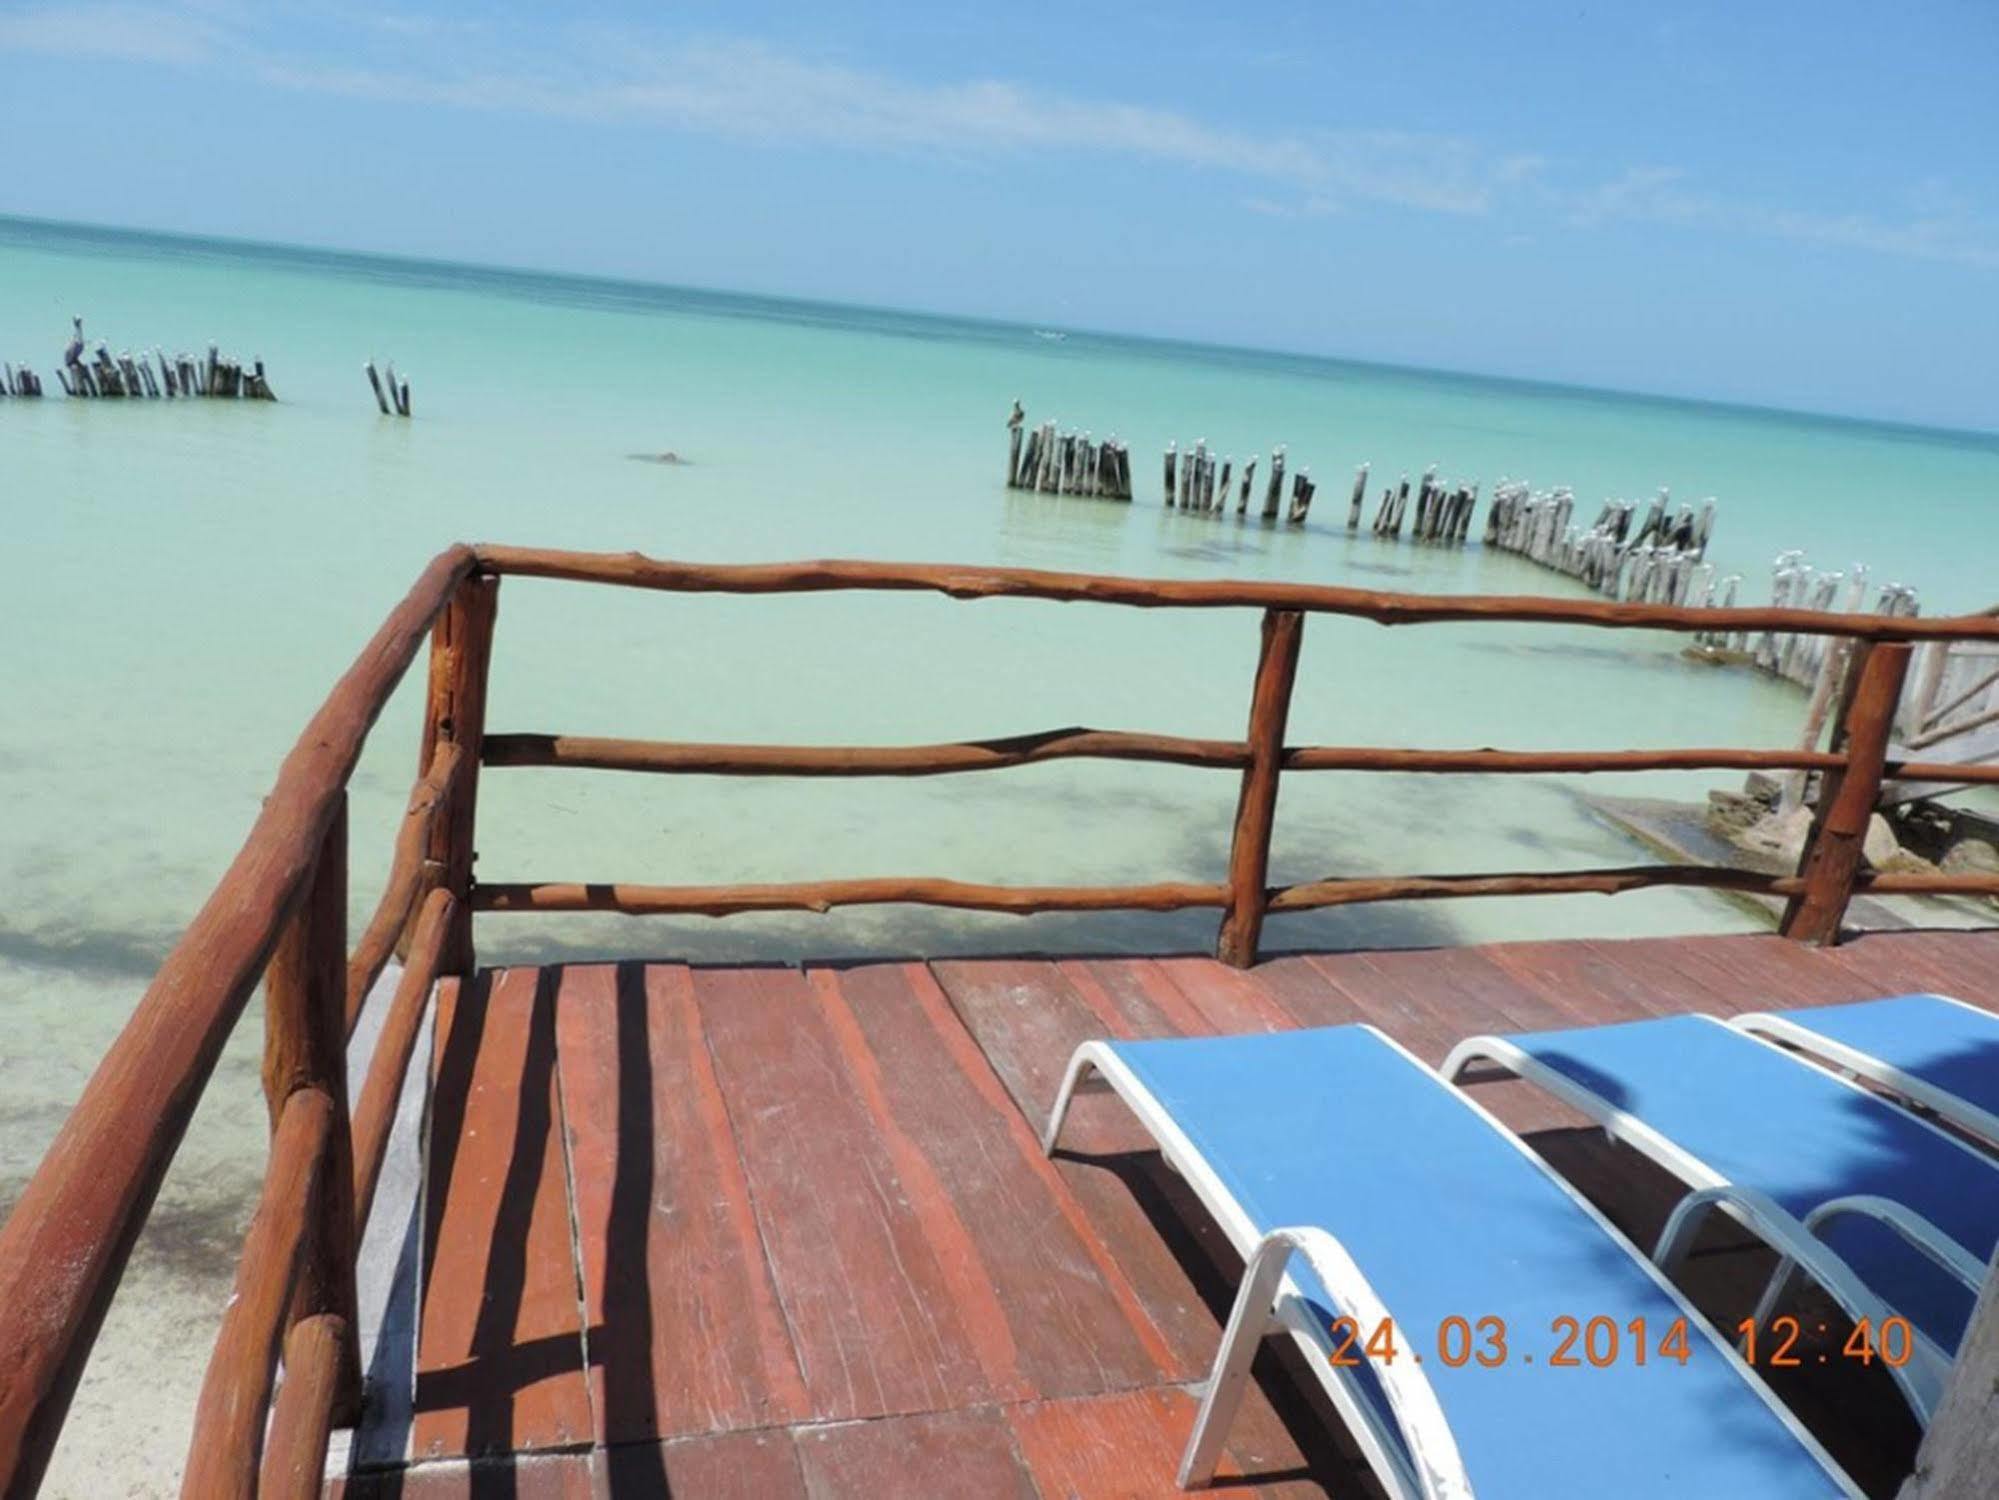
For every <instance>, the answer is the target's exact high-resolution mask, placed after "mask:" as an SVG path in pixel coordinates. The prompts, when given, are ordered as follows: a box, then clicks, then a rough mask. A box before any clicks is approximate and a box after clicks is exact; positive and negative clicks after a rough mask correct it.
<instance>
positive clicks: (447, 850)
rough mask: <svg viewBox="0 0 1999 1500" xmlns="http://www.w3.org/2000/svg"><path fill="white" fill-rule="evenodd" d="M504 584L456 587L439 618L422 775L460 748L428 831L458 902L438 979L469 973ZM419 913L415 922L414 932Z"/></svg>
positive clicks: (478, 580)
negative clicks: (477, 835) (447, 747)
mask: <svg viewBox="0 0 1999 1500" xmlns="http://www.w3.org/2000/svg"><path fill="white" fill-rule="evenodd" d="M499 590H500V580H499V578H498V577H497V576H494V575H492V574H474V575H473V576H472V577H470V578H467V579H466V580H465V581H464V582H463V583H461V584H459V586H458V591H457V593H455V594H453V595H452V598H451V603H450V604H449V605H448V606H446V608H445V610H444V613H443V614H441V615H439V616H438V618H437V625H436V627H435V628H434V630H433V633H432V635H431V644H430V694H429V698H428V700H427V703H426V706H425V710H424V720H423V748H422V751H421V753H420V755H419V757H418V761H417V775H418V776H422V775H424V774H425V773H426V772H427V771H428V770H429V768H430V763H431V756H432V754H433V753H434V752H435V751H436V749H437V747H438V745H439V744H440V743H445V742H449V743H452V744H455V745H457V746H458V750H459V756H458V768H457V771H456V772H455V773H454V774H453V776H452V778H451V783H450V786H449V788H448V789H447V791H446V794H445V804H444V808H443V816H441V817H439V818H438V819H437V820H436V821H435V822H434V823H432V825H431V832H430V848H429V851H428V852H429V858H430V860H431V861H432V862H433V863H434V864H435V865H436V866H437V867H438V869H439V870H440V872H441V873H440V875H439V883H440V884H441V885H442V886H443V887H444V889H446V890H448V891H449V892H451V894H452V896H453V898H454V899H455V900H456V902H457V906H456V909H455V910H454V912H453V914H452V918H451V922H452V926H451V930H450V932H449V933H448V934H447V935H446V937H445V941H444V948H443V953H442V955H441V957H440V959H439V962H438V972H439V973H440V974H469V973H471V972H472V964H473V953H472V902H471V899H470V898H471V894H472V857H473V847H472V845H473V833H474V828H475V827H476V814H477V808H478V797H479V751H480V747H481V746H482V744H483V743H484V741H485V736H486V676H487V666H488V663H489V662H490V661H491V659H492V650H493V616H494V611H495V608H496V606H497V604H498V602H499ZM415 920H416V918H415V915H414V914H412V916H411V923H412V926H414V923H415Z"/></svg>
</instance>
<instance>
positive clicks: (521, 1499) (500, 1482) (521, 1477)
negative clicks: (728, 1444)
mask: <svg viewBox="0 0 1999 1500" xmlns="http://www.w3.org/2000/svg"><path fill="white" fill-rule="evenodd" d="M613 1493H614V1494H615V1495H618V1496H621V1497H622V1496H624V1495H632V1496H636V1495H637V1494H638V1493H639V1492H638V1491H634V1490H625V1491H615V1492H613ZM653 1493H655V1494H657V1493H658V1492H657V1491H654V1492H653ZM501 1495H504V1496H505V1497H506V1500H602V1496H601V1492H600V1491H599V1489H598V1488H597V1481H596V1476H595V1469H594V1467H593V1455H591V1454H588V1453H536V1454H529V1455H526V1456H523V1457H520V1458H511V1457H510V1458H488V1459H482V1460H480V1461H478V1462H477V1463H473V1464H467V1463H463V1462H450V1463H425V1464H418V1465H415V1466H414V1467H412V1468H408V1469H388V1470H384V1471H382V1472H380V1473H370V1474H355V1475H349V1476H348V1477H346V1478H344V1479H336V1480H334V1481H333V1482H332V1483H331V1484H329V1485H328V1486H327V1487H326V1500H486V1497H487V1496H501ZM704 1500H705V1497H704Z"/></svg>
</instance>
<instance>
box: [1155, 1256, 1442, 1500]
mask: <svg viewBox="0 0 1999 1500" xmlns="http://www.w3.org/2000/svg"><path fill="white" fill-rule="evenodd" d="M1294 1254H1296V1255H1302V1256H1303V1257H1304V1258H1305V1260H1306V1262H1307V1264H1309V1265H1310V1266H1311V1268H1312V1270H1313V1271H1314V1272H1315V1273H1316V1274H1317V1276H1318V1278H1319V1280H1320V1282H1321V1283H1322V1284H1323V1285H1324V1286H1325V1288H1326V1292H1327V1295H1328V1296H1330V1297H1331V1299H1332V1301H1333V1303H1334V1304H1335V1307H1336V1309H1337V1312H1338V1313H1339V1314H1340V1315H1343V1316H1345V1317H1350V1318H1352V1319H1353V1320H1354V1322H1355V1324H1356V1325H1357V1326H1359V1327H1361V1328H1363V1329H1373V1328H1377V1327H1379V1326H1381V1325H1382V1324H1383V1323H1386V1322H1388V1321H1389V1317H1390V1315H1389V1311H1388V1308H1387V1305H1386V1304H1385V1303H1384V1302H1383V1301H1382V1300H1381V1298H1380V1296H1379V1295H1378V1294H1377V1293H1376V1292H1375V1290H1374V1288H1373V1287H1372V1286H1370V1285H1369V1284H1368V1280H1367V1277H1366V1276H1365V1275H1364V1274H1362V1272H1361V1269H1360V1267H1359V1266H1358V1265H1356V1264H1355V1263H1354V1260H1353V1257H1352V1256H1350V1255H1349V1254H1348V1253H1347V1251H1346V1247H1345V1246H1343V1245H1342V1244H1340V1242H1339V1241H1338V1240H1337V1239H1335V1238H1334V1237H1333V1236H1332V1235H1331V1234H1329V1233H1328V1232H1327V1231H1325V1230H1323V1229H1319V1228H1316V1227H1312V1226H1298V1227H1293V1228H1285V1229H1273V1230H1271V1231H1270V1233H1268V1234H1266V1235H1265V1236H1264V1237H1263V1238H1262V1240H1261V1241H1259V1242H1258V1244H1257V1246H1256V1249H1255V1250H1254V1252H1252V1253H1251V1255H1250V1257H1249V1260H1248V1263H1247V1264H1246V1265H1245V1266H1244V1267H1243V1278H1242V1286H1241V1288H1240V1289H1239V1290H1238V1291H1237V1293H1236V1300H1235V1306H1234V1307H1233V1308H1232V1309H1231V1310H1230V1313H1229V1322H1228V1328H1227V1330H1226V1331H1225V1332H1224V1333H1223V1335H1222V1344H1221V1348H1220V1349H1219V1350H1218V1351H1217V1353H1216V1355H1215V1367H1214V1370H1213V1372H1212V1374H1211V1376H1210V1378H1209V1380H1208V1384H1207V1389H1206V1390H1205V1391H1204V1392H1203V1393H1202V1397H1201V1409H1200V1412H1199V1414H1198V1415H1197V1416H1196V1418H1195V1420H1194V1431H1193V1433H1192V1435H1191V1436H1190V1437H1189V1438H1188V1441H1187V1451H1186V1454H1185V1456H1184V1457H1183V1458H1182V1460H1181V1464H1180V1476H1179V1479H1180V1484H1181V1486H1182V1487H1183V1488H1192V1487H1195V1486H1198V1485H1205V1484H1206V1483H1207V1482H1208V1480H1209V1479H1210V1478H1212V1477H1213V1474H1214V1470H1215V1463H1216V1460H1217V1459H1218V1458H1219V1457H1220V1456H1221V1447H1222V1442H1223V1440H1224V1438H1226V1436H1227V1435H1228V1425H1229V1421H1230V1419H1231V1418H1232V1417H1233V1416H1234V1414H1235V1409H1236V1406H1237V1404H1238V1403H1239V1402H1240V1400H1241V1397H1242V1391H1243V1388H1244V1386H1245V1385H1246V1384H1247V1383H1248V1381H1249V1372H1250V1363H1251V1361H1252V1360H1253V1359H1254V1358H1255V1355H1256V1349H1257V1345H1258V1344H1259V1343H1260V1342H1261V1340H1262V1337H1263V1334H1264V1333H1265V1332H1266V1331H1267V1330H1268V1328H1269V1326H1270V1323H1271V1321H1272V1319H1273V1317H1274V1316H1275V1309H1276V1304H1277V1298H1278V1296H1279V1293H1280V1283H1281V1282H1282V1280H1283V1277H1284V1271H1285V1268H1286V1266H1288V1265H1289V1264H1290V1260H1291V1257H1292V1256H1293V1255H1294ZM1371 1369H1372V1372H1373V1375H1374V1378H1375V1380H1376V1382H1377V1383H1378V1384H1379V1385H1380V1387H1381V1390H1382V1393H1383V1394H1384V1395H1385V1396H1386V1397H1387V1400H1388V1405H1389V1409H1390V1411H1392V1412H1393V1413H1394V1416H1395V1420H1396V1423H1397V1426H1398V1427H1399V1429H1400V1431H1399V1433H1397V1434H1396V1436H1398V1437H1399V1438H1400V1441H1401V1445H1402V1448H1403V1449H1404V1450H1405V1451H1406V1453H1407V1454H1408V1457H1409V1460H1410V1470H1409V1472H1408V1474H1407V1477H1408V1479H1409V1480H1410V1481H1411V1483H1412V1485H1413V1493H1414V1494H1416V1495H1418V1496H1421V1497H1422V1500H1471V1494H1472V1488H1471V1480H1470V1479H1469V1478H1468V1477H1467V1475H1466V1474H1465V1469H1464V1460H1463V1458H1462V1457H1461V1456H1460V1455H1459V1453H1458V1445H1457V1439H1456V1438H1455V1437H1454V1436H1453V1435H1452V1433H1451V1427H1450V1423H1449V1422H1448V1421H1447V1420H1446V1419H1445V1417H1444V1409H1443V1407H1442V1405H1441V1404H1440V1403H1439V1402H1438V1400H1437V1393H1436V1391H1435V1390H1434V1389H1433V1388H1432V1387H1431V1385H1430V1382H1429V1379H1428V1378H1427V1377H1426V1376H1425V1375H1424V1374H1423V1372H1422V1370H1420V1369H1418V1368H1417V1367H1416V1365H1415V1363H1414V1362H1413V1361H1411V1360H1407V1359H1396V1360H1388V1361H1381V1362H1377V1363H1374V1364H1373V1365H1372V1366H1371Z"/></svg>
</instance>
